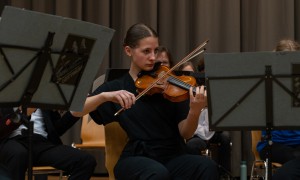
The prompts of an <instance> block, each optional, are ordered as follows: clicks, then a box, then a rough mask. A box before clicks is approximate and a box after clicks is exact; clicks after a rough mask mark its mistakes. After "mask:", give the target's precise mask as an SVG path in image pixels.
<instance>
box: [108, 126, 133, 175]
mask: <svg viewBox="0 0 300 180" xmlns="http://www.w3.org/2000/svg"><path fill="white" fill-rule="evenodd" d="M104 129H105V142H106V146H105V147H106V150H105V156H106V157H105V159H106V161H105V166H106V169H107V171H108V175H109V180H115V175H114V167H115V165H116V163H117V161H118V160H119V158H120V155H121V153H122V151H123V148H124V146H125V145H126V143H127V141H128V136H127V134H126V132H125V131H124V130H123V129H122V127H121V126H120V124H119V123H118V122H112V123H109V124H107V125H105V127H104Z"/></svg>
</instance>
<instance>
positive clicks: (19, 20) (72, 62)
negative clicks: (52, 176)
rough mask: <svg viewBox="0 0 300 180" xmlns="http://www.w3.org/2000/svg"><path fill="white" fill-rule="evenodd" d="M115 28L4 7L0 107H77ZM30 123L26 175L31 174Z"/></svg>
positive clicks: (87, 89)
mask: <svg viewBox="0 0 300 180" xmlns="http://www.w3.org/2000/svg"><path fill="white" fill-rule="evenodd" d="M113 34H114V30H112V29H109V28H107V27H104V26H100V25H96V24H92V23H88V22H83V21H79V20H74V19H70V18H64V17H59V16H54V15H49V14H43V13H38V12H33V11H28V10H24V9H19V8H14V7H9V6H6V7H5V8H4V10H3V12H2V17H1V21H0V36H1V38H0V53H1V56H0V74H1V75H0V107H5V108H7V107H19V106H22V109H23V113H24V114H25V115H26V109H27V108H28V107H35V108H43V109H59V110H73V111H81V110H82V108H83V104H84V102H85V99H86V95H87V94H88V92H89V90H90V88H91V85H92V83H93V80H94V77H95V76H96V73H97V71H98V68H99V67H100V64H101V62H102V59H103V57H104V54H105V52H106V50H107V48H108V45H109V43H110V41H111V38H112V36H113ZM27 126H28V128H29V132H30V134H29V141H30V142H29V165H28V179H32V157H31V153H32V152H31V146H32V142H31V136H32V133H33V122H30V121H29V124H27Z"/></svg>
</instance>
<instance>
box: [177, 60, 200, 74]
mask: <svg viewBox="0 0 300 180" xmlns="http://www.w3.org/2000/svg"><path fill="white" fill-rule="evenodd" d="M178 70H179V71H191V72H196V69H195V67H194V64H193V63H192V62H191V61H188V62H185V63H183V64H181V65H180V66H179V67H178Z"/></svg>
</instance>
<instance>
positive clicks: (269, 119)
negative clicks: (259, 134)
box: [265, 66, 273, 180]
mask: <svg viewBox="0 0 300 180" xmlns="http://www.w3.org/2000/svg"><path fill="white" fill-rule="evenodd" d="M265 75H266V76H265V98H266V134H267V136H266V141H267V153H266V179H267V180H271V177H272V158H271V157H272V154H271V152H272V151H271V146H272V136H271V127H272V125H273V83H272V81H273V76H272V67H271V66H265Z"/></svg>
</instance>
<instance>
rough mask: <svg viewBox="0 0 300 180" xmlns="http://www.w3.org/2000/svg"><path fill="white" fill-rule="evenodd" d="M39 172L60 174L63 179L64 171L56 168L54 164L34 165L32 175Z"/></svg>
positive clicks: (60, 178) (59, 177)
mask: <svg viewBox="0 0 300 180" xmlns="http://www.w3.org/2000/svg"><path fill="white" fill-rule="evenodd" d="M39 174H47V175H48V174H58V175H59V176H58V179H59V180H62V178H63V171H62V170H59V169H56V168H54V167H52V166H34V167H32V175H33V176H34V175H39Z"/></svg>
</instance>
